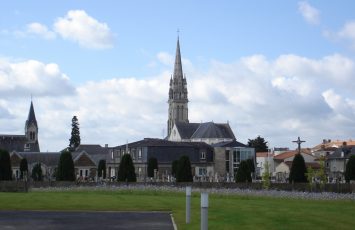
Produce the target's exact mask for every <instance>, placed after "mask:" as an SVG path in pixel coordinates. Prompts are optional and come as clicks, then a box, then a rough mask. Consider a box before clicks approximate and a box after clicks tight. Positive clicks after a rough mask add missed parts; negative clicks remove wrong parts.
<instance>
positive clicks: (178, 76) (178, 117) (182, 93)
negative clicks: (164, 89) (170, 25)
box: [168, 37, 189, 136]
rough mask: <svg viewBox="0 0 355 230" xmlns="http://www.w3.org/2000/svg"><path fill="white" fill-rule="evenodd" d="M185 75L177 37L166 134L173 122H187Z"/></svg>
mask: <svg viewBox="0 0 355 230" xmlns="http://www.w3.org/2000/svg"><path fill="white" fill-rule="evenodd" d="M188 102H189V100H188V96H187V83H186V76H184V74H183V72H182V65H181V54H180V43H179V37H178V39H177V45H176V54H175V64H174V74H173V76H172V77H171V78H170V87H169V100H168V103H169V111H168V112H169V119H168V136H170V133H171V129H172V128H173V126H174V124H175V122H184V123H189V116H188V115H189V114H188V106H187V104H188Z"/></svg>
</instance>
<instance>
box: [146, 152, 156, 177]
mask: <svg viewBox="0 0 355 230" xmlns="http://www.w3.org/2000/svg"><path fill="white" fill-rule="evenodd" d="M154 169H156V170H158V160H157V158H155V157H151V158H149V160H148V177H154Z"/></svg>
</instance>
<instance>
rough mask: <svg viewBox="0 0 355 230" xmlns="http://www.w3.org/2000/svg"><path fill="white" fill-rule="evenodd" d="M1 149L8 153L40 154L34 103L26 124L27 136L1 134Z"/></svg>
mask: <svg viewBox="0 0 355 230" xmlns="http://www.w3.org/2000/svg"><path fill="white" fill-rule="evenodd" d="M0 149H4V150H7V151H8V152H12V151H18V152H40V149H39V143H38V124H37V120H36V115H35V110H34V108H33V103H32V101H31V105H30V111H29V113H28V117H27V120H26V123H25V134H21V135H13V134H0Z"/></svg>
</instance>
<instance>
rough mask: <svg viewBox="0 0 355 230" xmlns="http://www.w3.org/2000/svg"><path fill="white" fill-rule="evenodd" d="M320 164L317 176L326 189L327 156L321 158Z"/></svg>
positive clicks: (322, 186)
mask: <svg viewBox="0 0 355 230" xmlns="http://www.w3.org/2000/svg"><path fill="white" fill-rule="evenodd" d="M319 164H320V168H319V170H318V171H317V173H316V176H317V177H318V178H319V180H320V183H321V188H322V189H324V187H325V184H326V183H327V174H326V172H325V158H324V157H320V158H319Z"/></svg>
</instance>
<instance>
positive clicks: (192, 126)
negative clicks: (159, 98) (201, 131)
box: [175, 122, 200, 139]
mask: <svg viewBox="0 0 355 230" xmlns="http://www.w3.org/2000/svg"><path fill="white" fill-rule="evenodd" d="M175 125H176V128H177V129H178V131H179V134H180V137H181V138H182V139H190V138H191V136H192V135H193V134H194V132H195V131H196V130H197V128H198V127H199V126H200V123H185V122H175Z"/></svg>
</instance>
